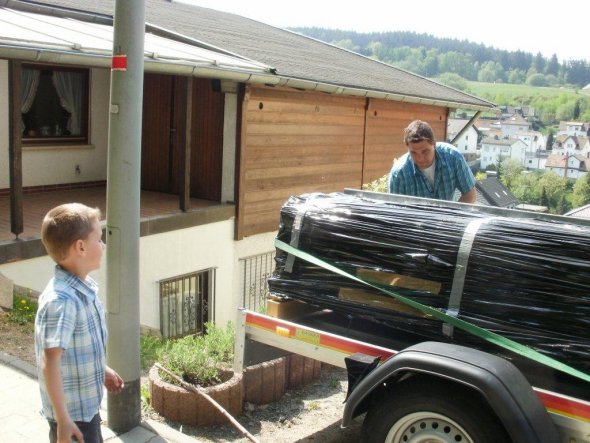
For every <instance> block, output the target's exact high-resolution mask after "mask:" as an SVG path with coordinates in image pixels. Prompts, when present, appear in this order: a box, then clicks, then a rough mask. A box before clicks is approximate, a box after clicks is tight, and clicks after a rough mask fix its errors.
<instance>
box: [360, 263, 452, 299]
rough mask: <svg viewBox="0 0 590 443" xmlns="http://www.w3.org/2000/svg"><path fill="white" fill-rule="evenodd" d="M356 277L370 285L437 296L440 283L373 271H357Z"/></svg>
mask: <svg viewBox="0 0 590 443" xmlns="http://www.w3.org/2000/svg"><path fill="white" fill-rule="evenodd" d="M356 275H357V277H359V278H360V279H362V280H367V281H369V282H372V283H381V284H385V285H388V286H392V287H399V288H405V289H412V290H414V291H422V292H429V293H431V294H439V293H440V290H441V287H442V285H441V283H439V282H436V281H433V280H427V279H423V278H417V277H410V276H409V275H402V274H395V273H392V272H385V271H375V270H373V269H363V268H361V269H358V270H357V273H356Z"/></svg>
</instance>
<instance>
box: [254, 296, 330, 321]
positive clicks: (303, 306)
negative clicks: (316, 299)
mask: <svg viewBox="0 0 590 443" xmlns="http://www.w3.org/2000/svg"><path fill="white" fill-rule="evenodd" d="M317 310H319V308H318V307H314V306H311V305H309V304H307V303H304V302H302V301H299V300H281V299H278V298H274V297H269V298H268V299H267V300H266V314H267V315H270V316H271V317H276V318H281V319H283V320H293V319H296V318H299V317H301V316H302V315H305V314H309V313H310V312H314V311H317Z"/></svg>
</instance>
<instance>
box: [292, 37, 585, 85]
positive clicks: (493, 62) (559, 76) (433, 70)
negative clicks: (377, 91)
mask: <svg viewBox="0 0 590 443" xmlns="http://www.w3.org/2000/svg"><path fill="white" fill-rule="evenodd" d="M291 30H292V31H295V32H298V33H300V34H303V35H307V36H309V37H312V38H315V39H317V40H321V41H324V42H327V43H331V44H333V45H335V46H339V47H341V48H345V49H349V50H351V51H354V52H357V53H359V54H362V55H365V56H367V57H373V58H375V59H378V60H380V61H382V62H385V63H389V64H392V65H394V66H398V67H400V68H403V69H406V70H408V71H410V72H414V73H416V74H419V75H422V76H425V77H430V78H433V77H438V76H440V75H441V74H443V73H453V74H457V75H459V76H461V77H463V78H464V79H466V80H473V81H481V82H503V83H528V84H532V85H534V86H556V85H572V86H574V87H578V88H583V87H584V86H586V85H588V84H590V61H589V60H565V61H563V62H560V61H559V59H558V58H557V55H556V54H553V55H552V56H551V57H549V58H546V57H544V56H543V55H542V54H541V53H540V52H539V53H537V54H534V55H533V54H531V53H529V52H525V51H507V50H505V49H497V48H494V47H490V46H485V45H483V44H481V43H474V42H470V41H468V40H458V39H452V38H438V37H434V36H432V35H430V34H417V33H415V32H409V31H391V32H372V33H359V32H355V31H342V30H334V29H324V28H314V27H309V28H308V27H301V28H291Z"/></svg>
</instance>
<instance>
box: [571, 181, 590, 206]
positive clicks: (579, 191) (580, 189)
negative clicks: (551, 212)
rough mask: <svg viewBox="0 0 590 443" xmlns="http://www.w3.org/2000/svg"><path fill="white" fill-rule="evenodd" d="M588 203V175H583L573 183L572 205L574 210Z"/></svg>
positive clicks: (589, 201) (589, 188)
mask: <svg viewBox="0 0 590 443" xmlns="http://www.w3.org/2000/svg"><path fill="white" fill-rule="evenodd" d="M588 203H590V174H585V175H583V176H582V177H579V178H578V179H577V180H576V182H575V183H574V192H573V194H572V204H573V206H574V208H578V207H580V206H584V205H587V204H588Z"/></svg>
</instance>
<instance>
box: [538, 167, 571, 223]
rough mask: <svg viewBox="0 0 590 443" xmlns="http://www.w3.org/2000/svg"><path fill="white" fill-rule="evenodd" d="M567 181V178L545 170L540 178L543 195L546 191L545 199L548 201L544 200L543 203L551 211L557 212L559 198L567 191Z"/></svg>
mask: <svg viewBox="0 0 590 443" xmlns="http://www.w3.org/2000/svg"><path fill="white" fill-rule="evenodd" d="M567 182H568V181H567V179H566V178H563V177H559V176H558V175H557V174H556V173H555V172H553V171H545V172H544V173H543V174H542V175H541V178H540V179H539V186H540V187H541V189H542V195H543V193H544V196H545V199H544V200H545V201H546V204H545V202H543V201H542V202H541V204H542V205H543V206H547V207H548V208H549V210H550V211H551V212H553V213H556V212H557V209H558V206H559V200H560V198H561V196H562V195H565V193H566V190H567ZM542 200H543V198H542Z"/></svg>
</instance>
